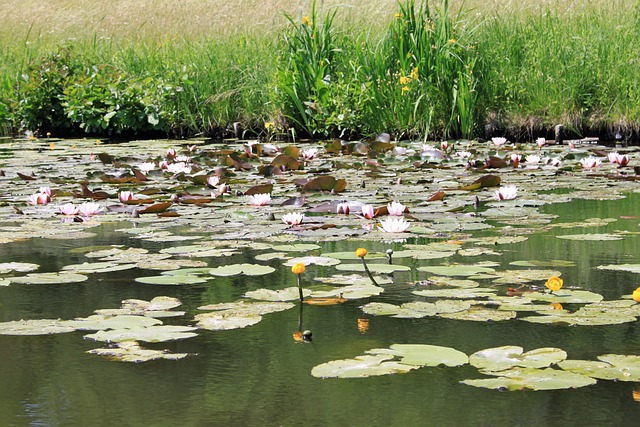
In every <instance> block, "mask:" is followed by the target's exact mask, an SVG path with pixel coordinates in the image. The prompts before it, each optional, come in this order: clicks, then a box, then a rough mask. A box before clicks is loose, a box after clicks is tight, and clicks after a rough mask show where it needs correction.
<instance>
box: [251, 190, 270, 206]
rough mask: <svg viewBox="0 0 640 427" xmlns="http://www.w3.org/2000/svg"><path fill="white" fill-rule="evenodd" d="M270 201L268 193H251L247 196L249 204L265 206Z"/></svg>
mask: <svg viewBox="0 0 640 427" xmlns="http://www.w3.org/2000/svg"><path fill="white" fill-rule="evenodd" d="M269 202H271V194H269V193H260V194H252V195H250V196H249V204H250V205H251V206H265V205H268V204H269Z"/></svg>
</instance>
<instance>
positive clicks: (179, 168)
mask: <svg viewBox="0 0 640 427" xmlns="http://www.w3.org/2000/svg"><path fill="white" fill-rule="evenodd" d="M167 171H169V172H171V173H174V174H178V173H180V172H184V173H191V166H189V165H187V164H186V163H184V162H178V163H171V164H169V165H167Z"/></svg>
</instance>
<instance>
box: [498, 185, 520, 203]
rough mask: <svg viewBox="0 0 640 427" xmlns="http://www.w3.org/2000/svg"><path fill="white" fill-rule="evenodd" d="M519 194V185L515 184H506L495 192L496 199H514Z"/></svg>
mask: <svg viewBox="0 0 640 427" xmlns="http://www.w3.org/2000/svg"><path fill="white" fill-rule="evenodd" d="M517 196H518V187H516V186H515V185H505V186H504V187H500V188H498V189H497V190H496V192H495V193H494V197H495V198H496V200H513V199H515V198H516V197H517Z"/></svg>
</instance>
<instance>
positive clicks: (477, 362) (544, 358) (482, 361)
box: [469, 346, 567, 371]
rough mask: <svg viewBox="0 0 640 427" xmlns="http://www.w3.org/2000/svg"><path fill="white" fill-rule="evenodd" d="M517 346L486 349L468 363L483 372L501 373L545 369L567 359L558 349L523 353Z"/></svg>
mask: <svg viewBox="0 0 640 427" xmlns="http://www.w3.org/2000/svg"><path fill="white" fill-rule="evenodd" d="M523 351H524V349H523V348H522V347H518V346H503V347H495V348H488V349H486V350H481V351H478V352H475V353H473V354H472V355H470V356H469V363H471V365H473V366H475V367H476V368H478V369H480V370H484V371H503V370H505V369H511V368H513V367H516V366H518V367H522V368H547V367H549V366H551V365H555V364H557V363H558V362H561V361H562V360H565V359H566V358H567V353H566V352H565V351H564V350H561V349H559V348H552V347H545V348H538V349H535V350H531V351H528V352H526V353H523Z"/></svg>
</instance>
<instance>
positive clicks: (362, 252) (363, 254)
mask: <svg viewBox="0 0 640 427" xmlns="http://www.w3.org/2000/svg"><path fill="white" fill-rule="evenodd" d="M367 253H368V252H367V250H366V249H365V248H358V249H356V256H357V257H358V258H364V257H366V256H367Z"/></svg>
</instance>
